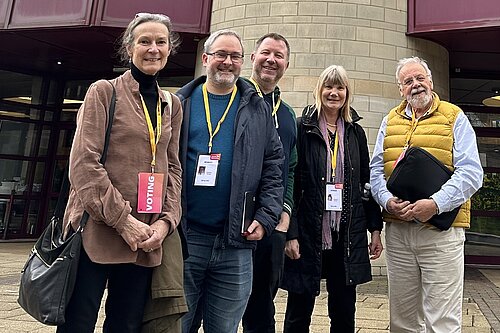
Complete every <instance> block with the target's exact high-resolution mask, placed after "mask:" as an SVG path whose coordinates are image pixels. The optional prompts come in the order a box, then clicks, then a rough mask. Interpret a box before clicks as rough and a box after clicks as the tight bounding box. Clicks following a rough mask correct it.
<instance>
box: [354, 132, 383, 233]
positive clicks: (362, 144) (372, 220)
mask: <svg viewBox="0 0 500 333" xmlns="http://www.w3.org/2000/svg"><path fill="white" fill-rule="evenodd" d="M354 126H355V132H356V136H357V137H358V143H359V157H360V184H359V186H360V187H361V188H360V191H361V193H363V190H364V186H365V184H369V183H370V156H369V154H368V141H367V139H366V134H365V131H364V130H363V128H362V127H361V126H360V125H358V124H355V125H354ZM365 199H367V200H365ZM363 208H364V209H365V215H366V220H367V226H368V231H370V232H373V231H375V230H379V231H382V228H383V222H382V210H381V208H380V206H379V205H378V204H377V202H376V201H375V199H373V196H372V195H371V193H369V194H368V198H364V200H363Z"/></svg>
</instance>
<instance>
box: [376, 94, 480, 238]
mask: <svg viewBox="0 0 500 333" xmlns="http://www.w3.org/2000/svg"><path fill="white" fill-rule="evenodd" d="M406 105H407V102H406V100H404V101H403V102H401V104H400V105H398V106H397V107H395V108H394V109H392V110H391V111H390V112H389V115H388V119H387V129H386V136H385V140H384V173H385V176H386V179H388V178H389V177H390V175H391V174H392V171H393V170H394V167H393V166H394V162H395V161H396V160H397V158H398V157H399V155H400V154H401V152H402V151H403V147H404V146H405V143H406V138H407V133H410V132H411V131H412V128H414V131H413V133H412V134H411V136H410V140H409V145H410V146H416V147H421V148H423V149H425V150H426V151H428V152H429V153H431V154H432V155H434V157H436V158H437V159H438V160H440V161H441V162H442V163H443V164H444V165H445V166H446V167H448V168H449V169H450V170H452V171H453V125H454V124H455V120H456V118H457V115H458V114H459V112H462V110H461V109H460V108H458V107H457V106H455V105H453V104H451V103H448V102H445V101H441V100H440V99H439V96H438V95H437V94H436V93H433V103H432V106H431V109H430V110H429V112H428V113H427V114H426V115H425V116H423V117H421V118H420V119H418V120H416V121H417V123H416V125H414V126H412V119H411V118H409V117H407V116H406V114H405V109H406ZM384 220H385V221H386V222H403V221H401V220H399V219H397V218H396V217H395V216H393V215H390V214H389V213H388V212H386V211H384ZM452 226H453V227H464V228H469V227H470V200H468V201H467V202H466V203H464V204H463V205H462V207H461V208H460V211H459V213H458V215H457V217H456V219H455V221H454V222H453V224H452Z"/></svg>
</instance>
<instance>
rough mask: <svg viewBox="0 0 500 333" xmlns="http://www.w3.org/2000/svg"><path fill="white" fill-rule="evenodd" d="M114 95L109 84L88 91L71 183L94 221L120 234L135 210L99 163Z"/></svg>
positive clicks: (76, 139) (75, 144)
mask: <svg viewBox="0 0 500 333" xmlns="http://www.w3.org/2000/svg"><path fill="white" fill-rule="evenodd" d="M111 92H112V88H111V85H110V84H109V83H108V82H106V81H98V82H96V83H94V84H92V85H91V86H90V88H89V90H88V91H87V94H86V96H85V100H84V102H83V104H82V106H81V107H80V110H79V111H78V115H77V127H76V132H75V137H74V139H73V145H72V147H71V153H70V158H69V170H70V171H69V179H70V182H71V186H72V188H73V190H74V191H75V193H76V196H77V197H78V199H79V200H80V202H81V203H82V205H83V207H84V209H85V210H86V211H87V212H88V213H89V215H90V216H91V217H92V219H94V220H96V221H102V222H104V223H106V224H107V225H109V226H111V227H113V228H116V229H117V230H118V232H120V230H121V228H122V226H123V224H124V223H126V220H127V216H128V214H129V213H130V212H131V211H132V208H131V207H130V203H129V202H128V201H126V200H125V199H124V198H123V196H122V195H121V193H120V192H119V191H118V190H117V189H116V188H115V187H114V186H113V184H112V183H111V181H110V179H109V177H108V173H107V171H106V168H105V166H104V165H103V164H101V163H100V162H99V160H100V158H101V156H102V152H103V149H104V137H105V133H106V125H107V122H108V119H107V118H108V108H109V103H110V101H111ZM117 94H119V91H117ZM111 121H112V120H111Z"/></svg>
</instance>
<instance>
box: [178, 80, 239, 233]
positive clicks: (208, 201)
mask: <svg viewBox="0 0 500 333" xmlns="http://www.w3.org/2000/svg"><path fill="white" fill-rule="evenodd" d="M240 96H241V95H240V93H239V92H237V93H236V96H235V98H234V101H233V103H232V105H231V108H230V109H229V112H228V114H227V116H226V119H225V120H224V122H223V123H222V124H221V126H220V129H219V131H218V132H217V134H216V135H215V137H214V138H213V142H212V153H219V154H221V159H220V161H219V168H218V173H217V181H216V185H215V186H213V187H206V186H194V177H195V174H196V171H197V170H196V163H197V161H198V155H199V154H207V153H208V141H209V134H208V127H207V120H206V115H205V107H204V103H203V93H202V85H199V86H198V87H196V88H195V89H194V90H193V93H192V94H191V105H190V107H191V110H190V113H189V133H188V145H187V148H188V149H187V162H186V177H187V179H186V186H187V188H186V197H187V212H186V218H187V221H188V223H189V224H190V225H191V226H193V227H195V228H202V229H204V230H206V231H209V232H219V231H221V230H222V229H223V228H224V223H225V221H226V220H227V218H228V214H229V199H230V195H231V170H232V164H233V144H234V122H235V119H236V113H237V111H238V106H239V104H240ZM230 98H231V94H228V95H213V94H210V93H208V101H209V105H210V118H211V123H212V131H215V128H216V127H217V124H218V122H219V120H220V119H221V117H222V115H223V114H224V111H225V110H226V108H227V106H228V104H229V100H230Z"/></svg>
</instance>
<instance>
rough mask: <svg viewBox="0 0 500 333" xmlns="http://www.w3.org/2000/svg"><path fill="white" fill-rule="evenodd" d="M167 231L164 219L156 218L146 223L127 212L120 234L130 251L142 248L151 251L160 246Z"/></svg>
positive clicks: (167, 226) (167, 227)
mask: <svg viewBox="0 0 500 333" xmlns="http://www.w3.org/2000/svg"><path fill="white" fill-rule="evenodd" d="M168 232H169V225H168V224H167V223H165V222H164V221H161V220H158V221H156V222H154V223H152V224H151V225H147V224H146V223H143V222H141V221H139V220H138V219H136V218H135V217H133V216H132V215H130V214H129V215H128V217H127V223H125V225H124V227H123V230H121V232H120V235H121V236H122V238H123V240H124V241H125V242H126V243H127V244H128V246H129V247H130V249H131V250H132V251H134V252H135V251H137V250H138V249H142V250H143V251H144V252H152V251H154V250H156V249H159V248H161V246H162V243H163V240H164V239H165V237H166V236H167V234H168Z"/></svg>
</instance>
